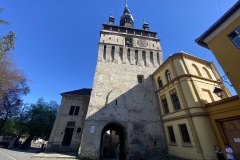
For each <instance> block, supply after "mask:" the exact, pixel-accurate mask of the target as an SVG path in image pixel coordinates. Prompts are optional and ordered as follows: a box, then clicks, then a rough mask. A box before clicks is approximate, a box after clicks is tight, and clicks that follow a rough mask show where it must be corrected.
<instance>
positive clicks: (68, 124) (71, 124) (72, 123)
mask: <svg viewBox="0 0 240 160" xmlns="http://www.w3.org/2000/svg"><path fill="white" fill-rule="evenodd" d="M67 126H69V127H73V126H75V122H72V121H69V122H68V123H67Z"/></svg>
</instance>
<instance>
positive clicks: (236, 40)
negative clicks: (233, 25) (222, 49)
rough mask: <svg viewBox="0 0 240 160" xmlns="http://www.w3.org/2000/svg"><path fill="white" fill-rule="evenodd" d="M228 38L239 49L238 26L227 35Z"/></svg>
mask: <svg viewBox="0 0 240 160" xmlns="http://www.w3.org/2000/svg"><path fill="white" fill-rule="evenodd" d="M228 37H229V39H230V40H231V41H232V42H233V44H234V45H235V46H236V47H237V48H238V49H240V27H238V28H237V29H235V30H234V31H233V32H232V33H230V34H229V35H228Z"/></svg>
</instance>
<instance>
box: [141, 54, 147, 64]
mask: <svg viewBox="0 0 240 160" xmlns="http://www.w3.org/2000/svg"><path fill="white" fill-rule="evenodd" d="M142 60H143V64H144V66H146V52H145V51H143V52H142Z"/></svg>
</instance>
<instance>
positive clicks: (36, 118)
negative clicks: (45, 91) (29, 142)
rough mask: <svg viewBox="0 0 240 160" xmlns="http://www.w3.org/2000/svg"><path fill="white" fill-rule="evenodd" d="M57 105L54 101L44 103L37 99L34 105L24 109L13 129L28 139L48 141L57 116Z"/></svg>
mask: <svg viewBox="0 0 240 160" xmlns="http://www.w3.org/2000/svg"><path fill="white" fill-rule="evenodd" d="M58 107H59V105H58V104H57V103H56V102H55V101H51V102H49V103H48V102H45V101H44V99H43V98H39V99H38V100H37V102H36V103H35V104H31V105H29V106H27V107H26V106H25V107H24V111H23V112H22V113H21V114H20V115H19V117H18V118H16V120H15V123H16V124H15V128H16V130H17V131H18V132H19V134H21V135H25V136H26V137H28V138H31V139H32V138H34V137H37V138H42V139H45V140H46V139H48V138H49V136H50V133H51V130H52V127H53V124H54V121H55V118H56V115H57V110H58Z"/></svg>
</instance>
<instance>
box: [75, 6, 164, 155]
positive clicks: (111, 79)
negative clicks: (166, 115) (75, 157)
mask: <svg viewBox="0 0 240 160" xmlns="http://www.w3.org/2000/svg"><path fill="white" fill-rule="evenodd" d="M161 63H162V51H161V46H160V40H159V39H158V38H157V33H156V32H152V31H150V30H149V26H148V24H147V23H144V24H143V29H136V28H134V19H133V16H132V15H131V13H130V10H129V8H128V6H127V5H126V7H125V8H124V12H123V15H122V16H121V19H120V26H117V25H114V17H113V16H110V17H109V22H108V24H103V25H102V31H101V32H100V42H99V47H98V60H97V66H96V71H95V76H94V83H93V88H92V93H91V97H90V102H89V106H88V111H87V115H86V118H85V122H84V128H83V133H82V140H81V144H80V149H79V156H80V157H89V158H91V159H101V158H105V155H108V154H107V153H106V154H105V155H104V154H103V152H102V150H103V136H104V134H105V133H106V132H107V131H109V130H110V131H111V130H114V131H116V133H117V134H118V135H119V144H120V146H119V155H117V156H118V157H120V159H131V158H133V157H134V156H136V155H138V156H140V157H142V158H144V157H151V156H156V155H160V154H161V153H162V151H163V150H165V149H166V145H165V139H164V134H163V130H162V122H161V119H160V116H159V107H158V102H157V98H156V96H155V88H154V83H153V80H152V73H153V72H154V71H155V70H156V69H157V68H158V67H159V66H160V65H161ZM115 147H117V146H115Z"/></svg>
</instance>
